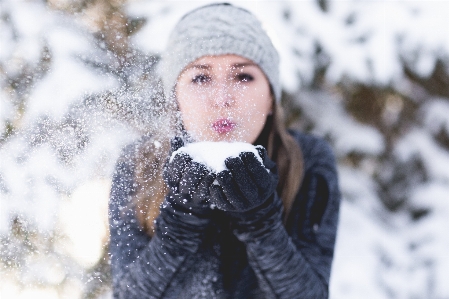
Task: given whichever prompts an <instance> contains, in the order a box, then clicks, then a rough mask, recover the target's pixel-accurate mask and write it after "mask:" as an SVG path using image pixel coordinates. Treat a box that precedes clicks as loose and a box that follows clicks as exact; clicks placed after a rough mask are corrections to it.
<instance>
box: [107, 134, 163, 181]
mask: <svg viewBox="0 0 449 299" xmlns="http://www.w3.org/2000/svg"><path fill="white" fill-rule="evenodd" d="M152 142H154V140H153V138H152V137H151V136H149V135H144V136H141V137H140V138H138V139H136V140H134V141H132V142H131V143H129V144H127V145H126V146H124V147H123V149H122V150H121V153H120V156H119V158H118V159H117V162H116V166H115V174H120V173H123V172H124V171H125V172H130V171H131V172H132V170H133V169H134V164H135V159H136V157H137V155H138V154H139V152H140V151H141V150H142V149H143V148H144V147H146V146H147V145H148V144H150V143H152Z"/></svg>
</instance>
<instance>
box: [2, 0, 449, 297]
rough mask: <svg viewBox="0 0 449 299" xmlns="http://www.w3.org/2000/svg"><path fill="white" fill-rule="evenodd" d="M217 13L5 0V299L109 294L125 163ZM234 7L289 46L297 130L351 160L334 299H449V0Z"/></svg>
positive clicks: (291, 115)
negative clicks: (174, 40)
mask: <svg viewBox="0 0 449 299" xmlns="http://www.w3.org/2000/svg"><path fill="white" fill-rule="evenodd" d="M207 2H210V1H203V2H193V1H176V2H174V1H132V0H129V1H126V0H47V1H43V0H41V1H39V0H28V1H20V0H0V298H2V299H10V298H33V299H34V298H46V299H52V298H111V290H110V280H111V278H110V274H109V264H108V255H107V246H108V245H107V244H108V232H107V209H106V207H107V200H108V193H109V187H110V180H111V175H112V172H113V167H114V163H115V160H116V159H117V157H118V155H119V153H120V150H121V148H122V147H123V146H124V145H125V144H127V143H129V142H131V141H132V140H133V139H135V138H137V137H138V136H139V135H141V134H142V133H143V132H148V131H149V132H151V130H154V129H155V128H157V126H156V124H157V123H159V121H160V116H161V115H163V109H162V107H163V106H162V105H161V104H162V100H161V97H160V92H161V91H160V88H159V87H158V84H157V80H158V79H157V77H156V76H155V73H154V68H155V66H156V65H157V61H158V55H159V53H160V52H161V51H162V50H163V48H164V45H165V41H166V39H167V35H168V32H169V31H170V29H171V28H172V27H173V26H174V24H175V22H176V21H177V20H178V19H179V18H180V17H181V16H182V15H183V14H184V13H185V12H187V11H188V10H190V9H192V8H194V7H197V6H199V5H201V4H204V3H207ZM230 2H232V3H236V4H237V5H240V6H243V7H246V8H248V9H249V10H251V11H252V12H254V13H255V14H256V15H258V17H259V18H260V19H261V20H262V21H263V23H264V24H265V26H266V28H267V30H268V32H269V34H270V35H271V36H272V38H273V40H274V42H275V44H276V47H277V48H278V50H279V51H280V53H281V56H282V65H281V73H282V81H283V87H284V93H283V104H284V106H285V107H286V111H285V112H286V114H287V116H288V123H289V124H290V125H291V126H293V127H296V128H300V129H301V130H303V131H307V132H313V133H314V134H317V135H320V136H323V137H325V138H326V139H327V140H329V141H330V142H331V144H332V145H333V147H334V150H335V153H336V156H337V158H338V162H339V166H338V167H339V168H338V169H339V175H340V184H341V189H342V193H343V202H342V207H341V214H340V219H341V220H340V230H339V234H338V240H337V248H336V256H335V260H334V264H333V273H332V279H331V286H330V289H331V298H332V299H352V298H353V299H360V298H368V299H369V298H376V299H377V298H379V299H381V298H416V299H418V298H423V299H424V298H425V299H428V298H435V299H436V298H438V299H441V298H449V283H448V282H449V280H448V278H447V277H448V274H449V233H448V232H447V231H448V229H449V26H448V24H449V23H448V19H449V2H446V1H424V0H422V1H411V0H410V1H399V0H398V1H387V0H384V1H368V0H366V1H363V0H346V1H337V0H303V1H244V2H238V1H230Z"/></svg>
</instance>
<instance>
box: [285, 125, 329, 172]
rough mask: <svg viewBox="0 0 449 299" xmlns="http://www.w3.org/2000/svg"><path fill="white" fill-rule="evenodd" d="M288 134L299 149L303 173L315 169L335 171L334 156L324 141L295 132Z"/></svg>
mask: <svg viewBox="0 0 449 299" xmlns="http://www.w3.org/2000/svg"><path fill="white" fill-rule="evenodd" d="M289 133H290V135H291V136H292V137H293V139H294V140H295V141H296V142H297V143H298V145H299V147H300V149H301V152H302V155H303V160H304V171H305V172H307V171H310V170H312V169H314V168H317V167H326V168H331V169H332V170H335V164H336V161H335V155H334V152H333V149H332V147H331V146H330V144H329V143H328V142H327V141H326V140H324V139H323V138H321V137H318V136H315V135H312V134H306V133H302V132H299V131H296V130H289Z"/></svg>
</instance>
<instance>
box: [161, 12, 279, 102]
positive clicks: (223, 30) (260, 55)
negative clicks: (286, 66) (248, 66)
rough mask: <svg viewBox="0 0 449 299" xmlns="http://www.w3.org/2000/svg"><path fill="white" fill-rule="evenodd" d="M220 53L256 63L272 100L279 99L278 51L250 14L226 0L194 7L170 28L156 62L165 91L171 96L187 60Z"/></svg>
mask: <svg viewBox="0 0 449 299" xmlns="http://www.w3.org/2000/svg"><path fill="white" fill-rule="evenodd" d="M224 54H235V55H239V56H242V57H245V58H247V59H249V60H251V61H253V62H254V63H256V64H257V65H258V66H259V67H260V68H261V69H262V71H263V72H264V73H265V75H266V77H267V79H268V81H269V82H270V84H271V88H272V90H273V93H274V97H275V99H276V101H279V100H280V97H281V86H280V82H279V55H278V52H277V51H276V49H275V48H274V46H273V44H272V42H271V40H270V38H269V37H268V35H267V33H266V32H265V30H264V29H263V28H262V24H261V23H260V22H259V20H257V19H256V17H255V16H254V15H252V14H251V13H250V12H248V11H247V10H245V9H242V8H239V7H235V6H233V5H231V4H227V3H220V4H211V5H207V6H203V7H200V8H197V9H195V10H193V11H191V12H190V13H188V14H186V15H185V16H184V17H183V18H182V19H181V20H180V21H179V22H178V24H177V25H176V27H175V28H174V29H173V31H172V33H171V35H170V37H169V41H168V44H167V48H166V51H165V52H164V53H163V55H162V61H161V66H160V67H161V70H160V71H161V76H162V82H163V84H164V90H165V95H166V96H167V97H171V96H172V92H173V91H174V87H175V85H176V81H177V79H178V76H179V75H180V73H181V72H182V71H183V69H184V68H185V67H186V66H187V65H189V64H190V63H191V62H193V61H195V60H197V59H198V58H200V57H202V56H212V55H224Z"/></svg>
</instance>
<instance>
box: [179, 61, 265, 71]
mask: <svg viewBox="0 0 449 299" xmlns="http://www.w3.org/2000/svg"><path fill="white" fill-rule="evenodd" d="M245 66H257V65H256V64H255V63H254V62H242V63H234V64H233V65H231V68H232V69H238V68H243V67H245ZM189 69H200V70H210V69H212V67H211V66H210V65H209V64H193V65H191V66H189V67H187V68H186V69H185V70H189Z"/></svg>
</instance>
